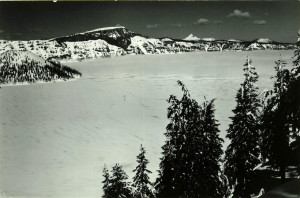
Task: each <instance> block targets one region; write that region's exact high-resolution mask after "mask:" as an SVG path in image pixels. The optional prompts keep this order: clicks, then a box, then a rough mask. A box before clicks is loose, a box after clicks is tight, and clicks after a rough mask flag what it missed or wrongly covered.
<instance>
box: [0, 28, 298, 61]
mask: <svg viewBox="0 0 300 198" xmlns="http://www.w3.org/2000/svg"><path fill="white" fill-rule="evenodd" d="M294 47H295V44H293V43H278V42H274V41H271V40H269V39H257V40H254V41H241V40H234V39H231V40H215V39H211V38H207V39H201V40H198V39H197V40H178V39H171V38H161V39H157V38H148V37H146V36H142V35H140V34H137V33H134V32H131V31H129V30H127V29H126V28H125V27H109V28H100V29H96V30H92V31H88V32H83V33H77V34H74V35H70V36H64V37H59V38H53V39H49V40H30V41H6V40H0V53H1V52H5V51H8V50H20V51H30V52H32V53H34V54H36V55H38V56H40V57H42V58H44V59H48V58H55V59H58V60H61V59H72V60H82V59H90V58H100V57H110V56H119V55H126V54H162V53H181V52H191V51H207V52H208V51H247V50H266V49H269V50H279V49H280V50H286V49H294Z"/></svg>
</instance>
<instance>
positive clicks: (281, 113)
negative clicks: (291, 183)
mask: <svg viewBox="0 0 300 198" xmlns="http://www.w3.org/2000/svg"><path fill="white" fill-rule="evenodd" d="M275 63H276V66H275V71H276V76H275V78H276V81H275V83H274V89H273V90H272V91H270V92H269V93H268V97H267V98H266V99H265V100H266V101H265V103H266V104H265V106H264V109H263V113H262V118H261V121H262V146H261V147H262V156H263V158H264V159H266V160H268V163H269V164H270V165H271V166H272V167H274V168H280V175H281V181H282V183H284V182H285V169H286V166H287V164H288V157H289V142H290V140H289V139H290V138H289V136H290V129H289V128H290V126H289V119H290V111H289V108H288V106H289V105H288V103H289V99H288V95H287V93H288V87H289V83H290V72H289V71H288V70H287V69H285V68H284V67H285V65H286V62H285V61H283V60H281V59H280V60H278V61H276V62H275Z"/></svg>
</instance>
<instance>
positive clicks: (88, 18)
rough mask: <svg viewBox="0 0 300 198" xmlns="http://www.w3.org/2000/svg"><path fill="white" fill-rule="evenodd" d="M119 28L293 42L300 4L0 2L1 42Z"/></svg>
mask: <svg viewBox="0 0 300 198" xmlns="http://www.w3.org/2000/svg"><path fill="white" fill-rule="evenodd" d="M117 25H121V26H125V27H126V28H128V29H129V30H130V31H133V32H136V33H141V34H143V35H146V36H150V37H154V38H161V37H171V38H176V39H183V38H185V37H187V36H188V35H189V34H194V35H195V36H197V37H199V38H208V37H213V38H216V39H242V40H254V39H257V38H269V39H272V40H275V41H279V42H295V41H296V35H297V31H298V30H299V28H300V1H248V2H241V1H229V2H227V1H201V2H196V1H181V2H161V1H160V2H153V1H148V2H119V1H115V2H61V1H58V2H33V1H31V2H0V39H6V40H30V39H46V38H53V37H59V36H66V35H70V34H74V33H80V32H84V31H88V30H93V29H97V28H100V27H110V26H117Z"/></svg>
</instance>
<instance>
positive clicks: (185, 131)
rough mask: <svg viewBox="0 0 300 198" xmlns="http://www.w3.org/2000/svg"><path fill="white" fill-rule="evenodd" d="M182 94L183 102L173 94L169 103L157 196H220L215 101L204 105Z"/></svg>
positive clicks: (185, 92)
mask: <svg viewBox="0 0 300 198" xmlns="http://www.w3.org/2000/svg"><path fill="white" fill-rule="evenodd" d="M178 84H179V86H181V88H182V91H183V96H182V98H181V100H178V99H177V98H176V96H174V95H171V96H170V98H169V100H168V102H169V103H170V106H169V108H168V118H169V120H170V123H169V124H168V125H167V127H166V129H167V131H166V133H165V136H166V138H167V140H166V142H165V145H164V146H163V147H162V149H163V157H162V158H161V163H160V170H159V177H158V180H157V185H156V189H157V191H158V197H203V196H205V197H221V194H222V192H223V191H222V182H221V180H220V178H219V174H220V166H219V161H220V157H221V155H222V149H221V143H222V139H220V138H219V136H218V133H219V130H218V124H217V121H216V120H215V118H214V109H213V101H211V102H207V101H206V102H205V103H204V104H203V106H199V105H198V103H197V102H196V101H195V100H194V99H191V97H190V94H189V91H188V90H187V88H186V87H185V86H184V84H183V83H182V82H181V81H178Z"/></svg>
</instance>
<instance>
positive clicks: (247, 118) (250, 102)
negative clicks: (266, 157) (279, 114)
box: [224, 57, 260, 197]
mask: <svg viewBox="0 0 300 198" xmlns="http://www.w3.org/2000/svg"><path fill="white" fill-rule="evenodd" d="M244 76H245V80H244V82H243V83H242V84H241V87H240V89H239V90H238V92H237V95H236V103H237V105H236V107H235V109H234V110H233V113H234V116H233V117H231V118H230V119H231V124H230V125H229V129H228V130H227V136H226V137H227V138H228V139H230V140H231V143H230V144H229V146H228V148H227V149H226V152H225V165H224V171H225V175H226V176H227V178H228V181H229V184H230V186H231V189H232V191H233V197H250V194H251V192H252V181H253V179H254V173H253V169H254V168H255V167H256V166H257V165H258V164H259V163H260V158H259V155H260V149H259V135H260V132H259V124H258V110H259V107H260V102H259V100H258V95H257V87H255V82H257V80H258V75H257V73H256V71H255V67H254V66H253V65H252V62H251V60H250V59H249V58H248V57H247V61H246V63H245V64H244Z"/></svg>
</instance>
